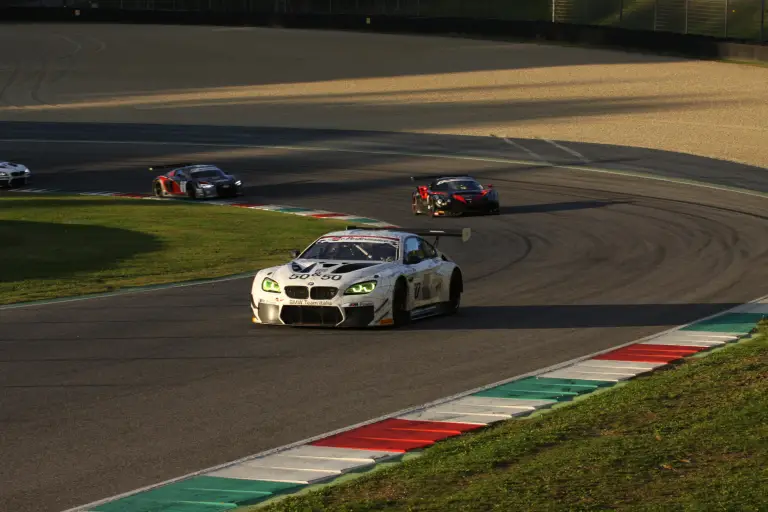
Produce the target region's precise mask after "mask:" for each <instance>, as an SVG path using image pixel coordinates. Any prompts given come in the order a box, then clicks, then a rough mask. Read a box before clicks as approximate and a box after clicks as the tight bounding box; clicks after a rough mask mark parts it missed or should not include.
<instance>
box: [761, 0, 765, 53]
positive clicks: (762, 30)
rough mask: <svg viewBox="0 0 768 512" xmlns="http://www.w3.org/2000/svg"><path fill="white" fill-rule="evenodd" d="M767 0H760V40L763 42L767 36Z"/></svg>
mask: <svg viewBox="0 0 768 512" xmlns="http://www.w3.org/2000/svg"><path fill="white" fill-rule="evenodd" d="M764 31H765V0H760V42H761V43H762V42H763V41H764V40H765V38H764V35H765V32H764Z"/></svg>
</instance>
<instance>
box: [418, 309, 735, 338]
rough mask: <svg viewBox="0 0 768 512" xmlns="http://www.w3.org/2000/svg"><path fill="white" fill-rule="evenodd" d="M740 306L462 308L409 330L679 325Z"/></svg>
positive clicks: (419, 322) (420, 322)
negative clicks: (457, 312) (449, 315)
mask: <svg viewBox="0 0 768 512" xmlns="http://www.w3.org/2000/svg"><path fill="white" fill-rule="evenodd" d="M738 305H739V304H738V303H713V304H588V305H556V304H555V305H551V306H466V307H462V308H461V309H460V310H459V314H458V315H456V316H452V317H434V318H430V319H425V320H420V321H418V322H414V323H413V324H411V325H410V326H408V328H407V329H408V330H416V331H422V330H435V331H444V330H460V329H467V330H488V329H584V328H606V327H655V326H675V325H681V324H686V323H688V322H692V321H694V320H697V319H699V318H702V317H705V316H708V315H712V314H715V313H718V312H721V311H724V310H726V309H729V308H733V307H736V306H738Z"/></svg>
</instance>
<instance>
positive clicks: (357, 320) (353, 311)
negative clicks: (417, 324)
mask: <svg viewBox="0 0 768 512" xmlns="http://www.w3.org/2000/svg"><path fill="white" fill-rule="evenodd" d="M290 302H292V303H289V304H286V303H285V301H284V300H282V299H280V298H277V299H273V300H267V299H264V298H260V297H254V296H253V295H251V311H252V313H253V323H255V324H265V325H289V326H295V327H300V326H304V327H336V328H362V327H378V326H386V325H392V323H393V321H392V317H391V311H390V309H391V308H390V307H389V306H390V305H389V300H386V299H385V300H384V301H382V300H372V299H363V298H356V299H345V300H339V301H311V300H307V301H297V300H291V301H290Z"/></svg>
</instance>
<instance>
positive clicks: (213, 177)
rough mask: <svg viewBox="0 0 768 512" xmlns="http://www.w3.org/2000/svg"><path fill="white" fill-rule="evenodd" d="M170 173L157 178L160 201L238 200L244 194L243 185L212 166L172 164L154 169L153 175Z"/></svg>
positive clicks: (154, 187) (154, 189)
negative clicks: (161, 198)
mask: <svg viewBox="0 0 768 512" xmlns="http://www.w3.org/2000/svg"><path fill="white" fill-rule="evenodd" d="M161 169H170V171H168V172H166V173H165V174H162V175H160V176H157V177H155V179H154V180H153V181H152V192H154V194H155V196H157V197H189V198H190V199H207V198H210V197H236V196H239V195H241V194H242V192H243V182H242V181H241V180H239V179H238V178H236V177H235V176H232V175H231V174H227V173H225V172H224V171H222V170H221V169H220V168H218V167H217V166H215V165H210V164H171V165H161V166H155V167H150V168H149V170H150V171H157V170H161Z"/></svg>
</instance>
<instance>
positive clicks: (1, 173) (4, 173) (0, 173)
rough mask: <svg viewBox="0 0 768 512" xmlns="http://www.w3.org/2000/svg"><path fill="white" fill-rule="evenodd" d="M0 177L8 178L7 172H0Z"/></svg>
mask: <svg viewBox="0 0 768 512" xmlns="http://www.w3.org/2000/svg"><path fill="white" fill-rule="evenodd" d="M0 176H8V173H7V172H0Z"/></svg>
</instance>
